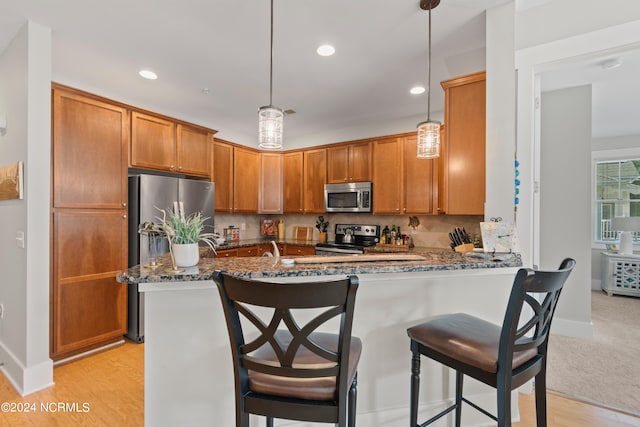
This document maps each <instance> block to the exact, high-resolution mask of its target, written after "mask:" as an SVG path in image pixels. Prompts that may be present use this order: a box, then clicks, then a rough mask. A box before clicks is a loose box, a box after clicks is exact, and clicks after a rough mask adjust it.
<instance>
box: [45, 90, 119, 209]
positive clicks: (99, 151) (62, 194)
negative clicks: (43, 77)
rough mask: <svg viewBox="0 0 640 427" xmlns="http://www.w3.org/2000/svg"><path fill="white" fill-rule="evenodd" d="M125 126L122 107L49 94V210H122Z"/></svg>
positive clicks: (58, 92) (62, 93) (72, 95)
mask: <svg viewBox="0 0 640 427" xmlns="http://www.w3.org/2000/svg"><path fill="white" fill-rule="evenodd" d="M128 121H129V120H128V114H127V111H126V109H124V108H122V107H119V106H116V105H112V104H109V103H107V102H104V101H101V100H98V99H94V98H91V97H87V96H82V95H81V94H77V93H75V92H67V91H65V90H60V89H54V91H53V153H52V174H53V206H54V207H58V208H74V207H75V208H78V207H82V208H88V207H90V208H106V209H115V208H123V207H126V203H127V149H128V142H129V125H128Z"/></svg>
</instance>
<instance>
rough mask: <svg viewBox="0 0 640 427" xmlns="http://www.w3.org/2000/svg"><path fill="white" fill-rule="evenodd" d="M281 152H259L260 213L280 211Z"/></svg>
mask: <svg viewBox="0 0 640 427" xmlns="http://www.w3.org/2000/svg"><path fill="white" fill-rule="evenodd" d="M282 156H283V155H282V153H260V191H259V199H260V209H259V212H260V213H267V214H277V213H282V188H283V187H282Z"/></svg>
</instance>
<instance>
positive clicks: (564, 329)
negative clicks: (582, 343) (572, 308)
mask: <svg viewBox="0 0 640 427" xmlns="http://www.w3.org/2000/svg"><path fill="white" fill-rule="evenodd" d="M551 333H552V334H558V335H565V336H568V337H576V338H591V337H592V336H593V323H592V322H578V321H576V320H568V319H562V318H559V317H555V318H554V319H553V324H552V325H551Z"/></svg>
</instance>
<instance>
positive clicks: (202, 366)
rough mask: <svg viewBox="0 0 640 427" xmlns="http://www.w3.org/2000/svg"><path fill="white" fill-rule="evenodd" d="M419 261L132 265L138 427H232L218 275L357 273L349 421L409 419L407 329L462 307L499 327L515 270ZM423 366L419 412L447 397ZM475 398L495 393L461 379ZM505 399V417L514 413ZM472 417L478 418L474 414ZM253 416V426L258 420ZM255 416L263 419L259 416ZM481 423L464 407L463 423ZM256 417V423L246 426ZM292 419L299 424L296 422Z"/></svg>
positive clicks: (448, 379)
mask: <svg viewBox="0 0 640 427" xmlns="http://www.w3.org/2000/svg"><path fill="white" fill-rule="evenodd" d="M411 253H412V254H414V255H420V256H421V259H420V260H418V261H373V262H341V263H336V262H331V257H326V262H322V263H317V264H316V263H313V264H299V263H295V259H296V258H295V257H292V258H291V259H293V260H294V263H293V265H291V266H286V265H283V262H282V261H283V259H284V258H271V257H247V258H229V259H221V258H203V259H201V261H200V263H199V265H198V266H196V267H193V268H191V269H187V271H185V272H184V273H182V274H177V275H176V274H170V273H167V272H166V271H162V270H161V269H159V271H158V270H156V271H152V270H148V269H145V268H142V267H140V266H136V267H133V268H130V269H129V270H127V271H124V272H122V273H121V274H119V275H118V281H120V282H125V283H138V284H139V289H140V291H141V292H144V294H145V327H146V334H145V425H147V426H171V425H194V426H199V425H221V426H230V425H234V424H235V421H234V398H233V372H232V369H233V368H232V362H231V354H230V353H231V352H230V349H229V340H228V336H227V330H226V325H225V320H224V315H223V312H222V308H221V306H220V297H219V295H218V290H217V289H216V286H215V283H214V282H213V277H214V276H215V274H216V272H218V271H226V272H227V273H230V274H233V275H237V276H241V277H247V278H254V279H257V280H260V279H262V280H278V281H283V282H286V281H293V280H296V281H298V280H314V279H317V278H318V276H344V275H350V274H356V275H358V277H359V279H360V286H359V289H358V294H357V297H356V308H355V320H354V326H353V334H354V335H356V336H359V337H360V338H361V339H362V341H363V355H362V359H361V361H360V365H359V366H360V367H359V374H358V390H359V391H358V404H357V412H358V424H359V425H367V426H373V427H383V426H384V427H391V426H405V425H406V424H407V422H408V414H409V411H408V406H409V375H410V357H411V356H410V352H409V340H408V338H407V335H406V328H407V327H409V326H411V325H413V324H416V323H419V322H421V321H424V320H425V319H427V318H429V317H432V316H436V315H440V314H444V313H451V312H459V311H464V312H469V313H471V314H474V315H477V316H479V317H483V318H485V319H487V320H490V321H493V322H495V323H500V322H501V321H502V317H503V315H504V307H505V306H506V302H507V299H508V295H509V290H510V288H511V284H512V282H513V277H514V275H515V272H516V271H517V268H518V267H520V266H521V261H520V258H519V256H517V255H501V256H499V257H498V256H490V255H484V254H474V255H464V254H459V253H455V252H452V251H450V250H444V249H419V248H415V249H414V250H412V252H411ZM442 369H443V368H442V367H439V366H438V365H436V364H431V363H428V362H425V363H423V371H422V372H423V376H424V378H425V380H424V381H423V383H424V384H423V389H424V392H423V393H421V399H422V401H421V402H422V405H423V406H422V409H425V410H428V411H436V410H437V409H439V408H440V407H441V406H443V405H444V404H445V400H446V399H449V395H450V392H449V391H450V390H453V387H452V384H451V383H452V381H453V380H454V375H451V374H446V373H444V371H443V370H442ZM467 392H468V394H469V395H470V396H471V397H472V398H473V400H474V401H476V402H478V403H480V404H483V405H486V406H487V407H488V408H491V407H494V406H495V403H494V401H495V392H494V391H493V390H492V389H490V388H487V387H484V386H481V385H479V384H475V383H473V382H470V383H469V384H468V388H467ZM517 403H518V402H517V396H514V399H513V405H514V412H513V413H514V416H516V417H517V416H518V412H517ZM476 417H477V418H476ZM257 421H258V420H257V419H253V420H252V425H258V424H257V423H256V422H257ZM260 421H261V422H264V421H263V420H260ZM483 421H485V420H484V419H483V418H482V415H477V414H474V411H468V412H467V414H466V415H465V421H464V422H465V423H469V424H468V425H472V424H478V423H479V422H483ZM254 423H255V424H254ZM295 425H300V426H302V425H306V424H302V423H300V424H298V423H296V424H295Z"/></svg>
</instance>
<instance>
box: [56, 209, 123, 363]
mask: <svg viewBox="0 0 640 427" xmlns="http://www.w3.org/2000/svg"><path fill="white" fill-rule="evenodd" d="M126 214H127V212H126V211H125V210H115V209H114V210H107V209H104V210H99V209H86V210H83V209H57V210H54V213H53V280H52V292H51V295H52V301H51V307H52V310H51V338H52V339H51V358H52V359H54V360H59V359H62V358H65V357H68V356H71V355H74V354H77V353H80V352H83V351H87V350H90V349H92V348H94V347H98V346H102V345H105V344H108V343H109V342H114V341H117V340H120V339H122V335H123V334H124V333H126V331H127V288H126V286H127V285H125V284H122V283H117V282H116V280H115V276H116V274H117V273H119V272H120V271H122V270H124V269H125V268H126V267H124V266H126V265H127V250H126V248H127V215H126Z"/></svg>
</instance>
